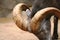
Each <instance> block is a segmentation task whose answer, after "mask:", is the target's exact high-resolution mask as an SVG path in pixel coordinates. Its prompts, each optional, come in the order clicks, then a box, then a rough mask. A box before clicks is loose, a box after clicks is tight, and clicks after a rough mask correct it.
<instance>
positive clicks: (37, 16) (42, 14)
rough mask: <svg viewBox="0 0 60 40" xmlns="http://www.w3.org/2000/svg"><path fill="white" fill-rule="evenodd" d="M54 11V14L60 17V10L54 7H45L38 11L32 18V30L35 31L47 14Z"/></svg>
mask: <svg viewBox="0 0 60 40" xmlns="http://www.w3.org/2000/svg"><path fill="white" fill-rule="evenodd" d="M49 13H52V15H56V16H57V17H58V18H60V10H59V9H57V8H54V7H48V8H44V9H42V10H40V11H38V12H37V13H36V14H35V15H34V17H33V18H32V20H31V30H32V32H35V31H37V30H38V28H39V24H40V22H41V21H42V20H43V19H44V18H45V17H46V16H47V14H49Z"/></svg>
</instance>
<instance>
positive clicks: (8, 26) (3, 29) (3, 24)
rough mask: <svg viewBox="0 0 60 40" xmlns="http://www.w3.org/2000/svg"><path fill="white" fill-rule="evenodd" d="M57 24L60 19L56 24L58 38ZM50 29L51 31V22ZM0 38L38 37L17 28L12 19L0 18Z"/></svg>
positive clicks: (26, 39) (31, 38) (20, 38)
mask: <svg viewBox="0 0 60 40" xmlns="http://www.w3.org/2000/svg"><path fill="white" fill-rule="evenodd" d="M59 26H60V20H59V24H58V33H59V38H60V30H59V29H60V27H59ZM51 31H52V33H53V23H52V28H51ZM0 40H38V38H37V37H36V36H35V35H33V34H32V33H29V32H25V31H22V30H21V29H19V28H18V27H17V26H16V24H15V23H14V21H13V20H12V19H9V18H0ZM59 40H60V39H59Z"/></svg>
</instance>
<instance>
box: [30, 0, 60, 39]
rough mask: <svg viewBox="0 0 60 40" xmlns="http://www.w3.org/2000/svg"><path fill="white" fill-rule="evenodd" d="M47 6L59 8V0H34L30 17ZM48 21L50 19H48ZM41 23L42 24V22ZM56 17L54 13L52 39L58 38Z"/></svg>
mask: <svg viewBox="0 0 60 40" xmlns="http://www.w3.org/2000/svg"><path fill="white" fill-rule="evenodd" d="M47 7H55V8H58V9H60V0H35V2H34V4H33V6H32V12H31V15H30V18H32V17H33V16H34V15H35V14H36V13H37V11H39V10H41V9H44V8H47ZM49 23H50V20H49ZM42 25H43V24H42ZM57 26H58V17H56V16H55V15H54V32H53V39H58V31H57V30H58V27H57Z"/></svg>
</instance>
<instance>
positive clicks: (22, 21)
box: [13, 3, 29, 30]
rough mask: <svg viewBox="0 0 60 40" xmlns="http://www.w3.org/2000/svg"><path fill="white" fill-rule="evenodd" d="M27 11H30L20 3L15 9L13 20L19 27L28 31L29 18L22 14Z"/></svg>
mask: <svg viewBox="0 0 60 40" xmlns="http://www.w3.org/2000/svg"><path fill="white" fill-rule="evenodd" d="M26 9H29V8H28V7H27V5H26V4H24V3H19V4H17V5H16V6H15V7H14V9H13V19H14V21H15V23H16V24H17V26H18V27H19V28H21V29H23V30H27V28H26V27H27V26H28V25H27V24H28V21H27V18H28V16H27V15H26V14H22V11H26Z"/></svg>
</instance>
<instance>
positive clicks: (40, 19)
mask: <svg viewBox="0 0 60 40" xmlns="http://www.w3.org/2000/svg"><path fill="white" fill-rule="evenodd" d="M26 9H29V8H28V7H27V6H26V4H24V3H20V4H18V5H16V6H15V7H14V9H13V19H14V21H15V23H16V25H17V26H18V27H19V28H21V29H23V30H26V31H27V30H28V31H30V32H32V33H34V34H35V35H36V36H37V37H38V38H39V39H40V40H51V36H50V27H51V25H50V22H49V21H50V17H51V16H52V15H55V16H56V17H58V18H60V10H59V9H57V8H54V7H47V8H44V9H41V10H39V11H38V12H36V13H35V15H34V16H33V17H32V18H30V17H28V16H27V14H25V15H24V16H23V14H22V11H26Z"/></svg>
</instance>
